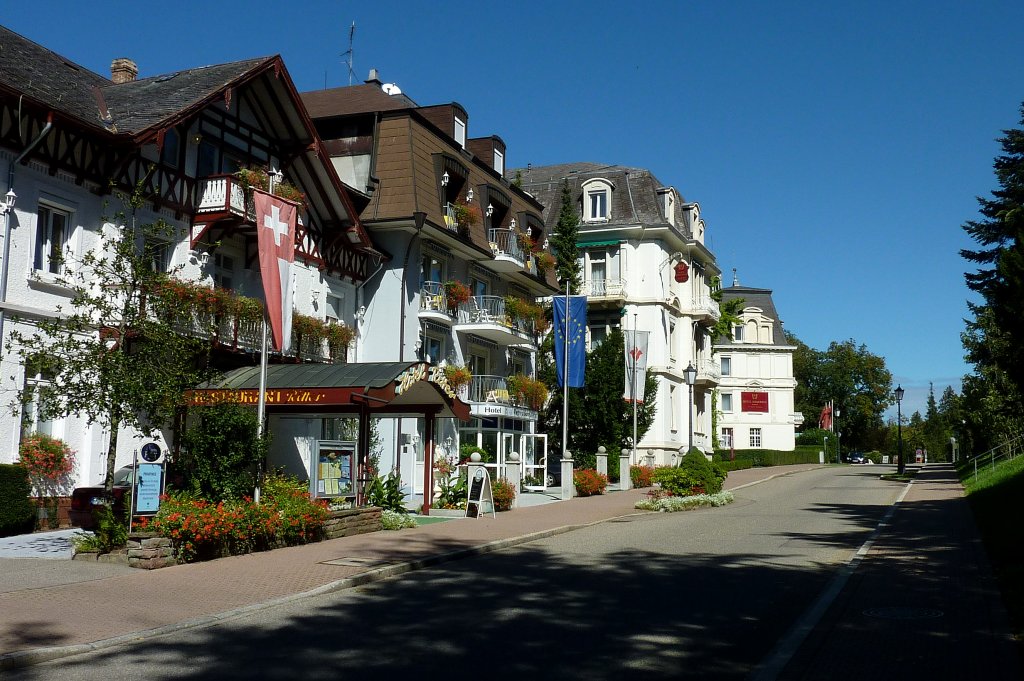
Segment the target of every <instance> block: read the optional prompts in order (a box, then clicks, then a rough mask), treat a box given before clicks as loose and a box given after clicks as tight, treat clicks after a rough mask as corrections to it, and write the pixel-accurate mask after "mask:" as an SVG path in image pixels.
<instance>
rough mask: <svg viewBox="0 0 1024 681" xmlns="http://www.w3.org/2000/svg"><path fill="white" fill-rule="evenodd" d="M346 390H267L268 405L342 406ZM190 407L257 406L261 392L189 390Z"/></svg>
mask: <svg viewBox="0 0 1024 681" xmlns="http://www.w3.org/2000/svg"><path fill="white" fill-rule="evenodd" d="M343 393H345V391H344V390H342V389H339V388H275V389H272V390H267V391H266V392H265V394H266V401H267V404H275V405H292V404H294V405H305V404H309V405H313V404H340V403H341V402H342V400H344V399H345V398H346V396H345V395H344V394H343ZM185 399H186V401H187V402H188V404H189V406H193V407H194V406H208V405H213V404H223V403H224V402H235V403H237V404H256V403H257V402H259V399H260V391H259V390H256V389H252V388H246V389H238V390H189V391H188V392H187V393H185Z"/></svg>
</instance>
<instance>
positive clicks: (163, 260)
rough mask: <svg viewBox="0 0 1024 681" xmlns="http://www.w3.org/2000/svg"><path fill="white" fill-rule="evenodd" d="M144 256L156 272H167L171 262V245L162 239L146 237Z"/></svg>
mask: <svg viewBox="0 0 1024 681" xmlns="http://www.w3.org/2000/svg"><path fill="white" fill-rule="evenodd" d="M143 256H144V257H145V258H146V262H147V263H148V264H149V268H150V269H151V270H153V271H154V272H166V271H167V268H168V267H169V266H170V264H171V245H170V244H169V243H167V242H166V241H161V240H160V239H146V244H145V246H144V247H143Z"/></svg>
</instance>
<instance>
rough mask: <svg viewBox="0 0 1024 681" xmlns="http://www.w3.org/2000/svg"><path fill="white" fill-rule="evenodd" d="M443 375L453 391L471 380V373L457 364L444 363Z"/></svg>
mask: <svg viewBox="0 0 1024 681" xmlns="http://www.w3.org/2000/svg"><path fill="white" fill-rule="evenodd" d="M444 377H445V378H446V379H447V380H448V385H450V386H451V387H452V390H455V391H458V390H459V388H461V387H462V386H464V385H466V384H468V383H469V382H470V381H471V380H473V374H472V373H470V371H469V369H468V368H467V367H464V366H459V365H457V364H446V365H445V367H444Z"/></svg>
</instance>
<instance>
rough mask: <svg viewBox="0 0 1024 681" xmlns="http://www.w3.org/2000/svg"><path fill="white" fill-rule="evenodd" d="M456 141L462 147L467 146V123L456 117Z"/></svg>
mask: <svg viewBox="0 0 1024 681" xmlns="http://www.w3.org/2000/svg"><path fill="white" fill-rule="evenodd" d="M455 141H456V142H458V143H459V146H460V147H465V146H466V121H464V120H462V119H461V118H459V117H458V116H456V117H455Z"/></svg>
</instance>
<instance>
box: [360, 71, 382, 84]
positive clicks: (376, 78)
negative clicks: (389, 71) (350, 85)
mask: <svg viewBox="0 0 1024 681" xmlns="http://www.w3.org/2000/svg"><path fill="white" fill-rule="evenodd" d="M363 82H365V83H366V84H367V85H380V84H381V81H380V75H378V73H377V69H370V77H369V78H367V79H366V80H365V81H363Z"/></svg>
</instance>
